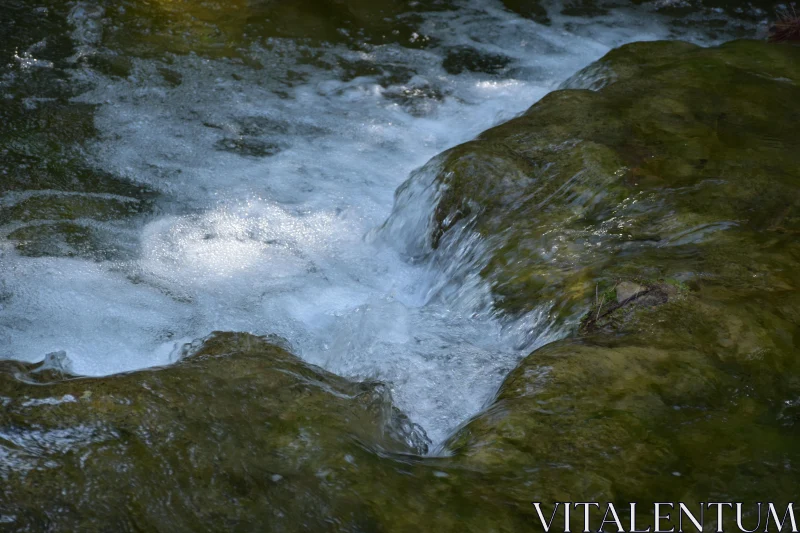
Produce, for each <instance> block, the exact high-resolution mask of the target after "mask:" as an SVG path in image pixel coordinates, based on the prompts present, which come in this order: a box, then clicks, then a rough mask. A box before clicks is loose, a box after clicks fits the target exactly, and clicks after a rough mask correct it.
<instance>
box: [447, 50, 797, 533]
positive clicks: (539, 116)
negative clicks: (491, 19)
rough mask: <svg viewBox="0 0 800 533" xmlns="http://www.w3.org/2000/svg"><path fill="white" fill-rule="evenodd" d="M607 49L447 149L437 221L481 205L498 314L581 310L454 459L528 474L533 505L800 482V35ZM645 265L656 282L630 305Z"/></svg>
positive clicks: (505, 388)
mask: <svg viewBox="0 0 800 533" xmlns="http://www.w3.org/2000/svg"><path fill="white" fill-rule="evenodd" d="M601 64H602V65H603V67H604V70H605V71H607V72H612V73H613V77H612V78H611V79H609V80H608V84H607V85H606V86H605V87H604V88H603V89H601V90H599V91H597V92H592V91H586V90H565V91H557V92H555V93H552V94H550V95H548V96H547V97H545V98H544V99H543V100H542V101H541V102H539V103H538V104H536V105H535V106H533V107H532V108H531V109H530V110H529V111H528V112H526V113H525V114H524V115H523V116H521V117H519V118H517V119H515V120H512V121H510V122H508V123H506V124H503V125H501V126H498V127H496V128H494V129H492V130H489V131H488V132H486V133H484V134H482V135H481V136H479V138H478V139H477V140H476V141H473V142H472V143H469V144H467V145H463V146H461V147H458V148H456V149H454V150H453V151H452V152H451V153H450V154H449V155H448V156H447V157H446V160H445V161H446V162H445V164H444V170H443V172H442V173H441V174H440V176H439V183H440V184H441V186H442V193H441V200H440V202H439V204H438V205H437V209H436V214H435V217H434V218H435V220H436V221H437V223H438V225H437V226H436V227H435V228H434V230H433V231H434V236H436V235H438V234H441V233H442V232H446V231H448V229H449V228H450V227H451V226H452V225H453V224H455V222H456V221H457V220H458V219H459V218H460V219H462V220H467V215H469V217H471V218H473V219H474V228H475V230H476V231H478V232H479V233H480V234H482V235H484V236H485V237H486V238H487V239H490V241H491V240H492V239H493V240H494V242H496V243H497V246H496V247H495V248H493V249H491V250H490V252H489V254H490V257H489V260H488V262H487V266H486V267H485V269H484V270H483V272H482V275H483V276H484V277H485V278H486V279H487V280H488V281H489V282H490V283H491V284H492V287H493V289H494V291H495V293H496V295H497V297H498V311H499V312H501V313H506V314H512V315H516V314H520V313H524V312H526V311H529V310H531V309H533V308H535V307H536V306H537V305H540V304H541V303H542V302H548V301H550V302H552V305H553V311H552V316H551V318H552V320H554V321H560V320H561V321H572V320H575V318H576V317H582V322H583V328H582V329H581V334H580V335H578V336H573V337H571V338H569V339H565V340H562V341H559V342H556V343H553V344H550V345H548V346H546V347H544V348H542V349H539V350H538V351H536V352H534V353H533V354H531V355H530V356H528V357H527V358H526V359H525V360H524V361H523V362H522V363H521V364H520V366H519V367H518V368H517V369H515V370H514V371H513V372H512V373H511V375H509V377H508V378H507V379H506V381H505V382H504V384H503V385H502V387H501V389H500V391H499V393H498V396H497V399H496V401H495V403H494V404H493V405H492V406H491V407H490V408H489V409H488V410H487V411H486V412H485V413H482V414H481V415H479V416H478V417H476V418H475V419H474V420H473V421H472V422H470V423H469V424H468V425H467V426H466V427H465V428H463V429H462V430H461V431H460V432H459V433H458V434H457V435H455V436H454V437H453V438H452V439H451V441H450V442H449V443H448V446H449V447H450V448H452V449H453V450H454V451H455V452H456V456H455V458H454V461H456V462H463V464H469V465H470V466H471V467H472V468H476V465H482V467H483V468H484V469H485V470H486V471H489V472H492V473H493V475H497V476H499V475H500V472H505V473H506V476H507V478H509V479H512V478H516V479H517V480H518V482H519V486H524V485H525V483H526V482H527V483H528V484H529V486H531V487H533V488H532V489H529V490H527V491H526V493H525V494H524V495H523V494H522V493H521V492H520V493H519V505H523V504H524V503H523V502H524V501H525V500H526V499H527V500H533V501H546V502H553V501H611V502H616V503H618V504H620V505H625V506H626V505H627V504H626V503H625V502H630V501H635V502H639V503H640V504H641V505H642V506H643V507H645V508H647V507H648V506H650V507H651V508H652V503H653V502H657V501H667V502H675V501H691V502H699V501H744V502H758V501H772V500H776V501H781V502H787V501H792V500H793V498H794V496H795V492H796V491H795V489H796V486H797V483H798V481H799V480H800V474H799V473H798V471H797V467H796V466H795V465H796V464H797V462H798V460H800V451H799V449H798V448H797V438H798V429H797V426H796V425H795V420H796V418H795V417H796V414H795V411H796V407H795V404H796V402H797V399H798V398H800V379H798V377H797V376H798V375H800V373H798V372H799V371H800V360H799V359H798V358H797V346H798V343H799V342H800V296H799V295H800V293H799V292H798V290H797V289H798V287H800V272H798V270H797V268H796V266H795V265H797V264H798V260H800V242H799V241H798V240H797V231H798V229H800V227H798V221H799V220H800V218H798V217H799V216H800V136H798V135H797V131H796V124H797V122H796V121H797V119H798V118H800V49H798V48H793V47H782V46H771V45H768V44H765V43H759V42H732V43H728V44H726V45H723V46H721V47H718V48H710V49H703V48H698V47H695V46H692V45H688V44H684V43H668V42H661V43H637V44H632V45H628V46H624V47H622V48H620V49H617V50H615V51H612V52H611V53H609V54H608V55H607V56H606V57H605V58H603V60H601ZM594 68H596V66H595V67H594ZM434 242H435V241H434ZM629 280H630V281H633V282H636V283H638V284H641V285H642V287H643V288H644V289H645V290H644V291H643V292H641V293H640V294H639V295H637V296H635V297H633V298H630V299H629V300H627V301H625V302H624V303H623V304H620V303H619V302H617V301H616V291H615V287H617V286H618V284H619V283H620V282H625V281H629ZM525 469H528V470H529V471H531V473H529V474H527V475H526V474H520V472H522V471H525ZM753 509H754V508H753ZM749 519H751V520H752V521H755V517H754V516H752V511H751V512H750V516H749ZM748 523H750V522H748Z"/></svg>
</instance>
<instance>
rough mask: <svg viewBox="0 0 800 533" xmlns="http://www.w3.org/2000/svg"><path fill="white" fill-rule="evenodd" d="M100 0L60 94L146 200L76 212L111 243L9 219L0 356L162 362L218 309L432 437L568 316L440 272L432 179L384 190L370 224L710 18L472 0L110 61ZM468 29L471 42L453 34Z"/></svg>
mask: <svg viewBox="0 0 800 533" xmlns="http://www.w3.org/2000/svg"><path fill="white" fill-rule="evenodd" d="M105 15H107V14H106V13H104V12H103V9H102V8H99V7H97V6H96V5H94V4H88V3H86V4H84V3H76V4H74V5H72V7H71V12H70V24H71V34H70V39H72V41H73V43H74V44H75V50H76V52H75V55H74V57H73V58H72V59H71V61H72V62H73V64H74V67H73V68H72V69H70V72H69V79H68V80H67V82H68V83H69V84H72V85H73V86H75V87H80V88H81V90H80V91H78V95H77V96H75V97H74V98H73V100H72V101H73V102H75V103H86V104H92V105H96V106H97V107H96V110H95V116H94V123H95V127H96V128H97V130H98V132H99V134H98V135H97V137H96V139H95V140H93V141H92V142H91V144H90V146H89V149H88V155H87V158H88V160H89V161H90V163H91V164H92V165H93V166H95V167H96V168H99V169H102V170H104V171H106V172H109V173H111V174H113V175H116V176H119V177H122V178H124V179H125V180H128V181H130V182H132V183H135V184H137V186H141V187H143V188H147V189H148V190H153V191H156V192H157V193H158V199H157V200H156V201H155V209H154V210H152V211H151V212H150V213H148V214H145V215H142V216H137V217H133V218H126V219H125V220H124V221H123V222H120V221H115V220H109V221H106V222H102V223H101V222H96V221H86V224H95V225H99V226H102V227H101V228H100V229H102V230H104V231H107V232H108V234H109V235H110V237H109V238H110V239H113V240H114V242H115V246H116V247H117V248H118V249H120V250H123V251H124V253H118V254H116V255H113V256H111V257H108V258H104V259H103V260H96V259H95V260H92V259H89V258H80V257H56V256H48V255H46V254H45V255H40V256H38V257H29V256H23V255H21V254H20V253H19V252H18V250H17V249H16V248H15V247H14V246H13V245H12V243H11V242H10V241H5V240H4V241H3V242H2V244H0V263H1V264H2V269H1V270H0V277H1V279H0V290H2V291H4V294H7V295H10V296H8V297H5V298H3V299H2V302H0V305H1V306H2V308H0V313H1V314H0V356H2V357H10V358H16V359H21V360H26V361H38V360H41V359H42V358H43V357H44V356H45V355H46V354H48V353H51V352H57V351H62V350H63V351H64V352H66V355H67V358H68V361H69V364H70V365H71V369H72V371H73V372H75V373H78V374H86V375H105V374H111V373H117V372H123V371H130V370H135V369H141V368H146V367H152V366H158V365H166V364H170V363H171V362H174V361H175V359H176V357H177V356H178V354H179V353H180V348H181V347H182V346H183V344H184V343H187V342H191V341H193V340H194V339H197V338H202V337H204V336H206V335H208V334H209V333H210V332H211V331H214V330H232V331H247V332H252V333H256V334H269V333H275V334H278V335H280V336H281V337H283V338H285V339H286V340H287V341H288V342H289V343H290V345H291V347H292V350H293V351H294V352H295V353H296V354H297V355H299V356H301V357H302V358H304V359H306V360H307V361H309V362H312V363H315V364H318V365H321V366H323V367H324V368H326V369H328V370H330V371H332V372H335V373H337V374H340V375H344V376H348V377H354V378H367V377H370V378H378V379H380V380H383V381H386V382H387V383H389V384H390V385H391V389H392V393H393V397H394V399H395V402H396V404H397V405H398V406H399V407H400V408H401V409H402V410H404V411H405V412H406V413H408V415H409V416H410V417H411V419H412V420H414V421H415V422H417V423H419V424H420V425H421V426H422V427H424V428H425V430H426V431H427V433H428V436H429V437H430V438H431V440H432V441H434V442H439V441H441V440H442V439H443V438H445V437H446V436H447V435H448V434H449V433H450V432H452V430H453V429H454V428H455V427H457V426H458V425H459V424H461V423H463V422H464V421H465V420H466V419H468V418H469V417H470V416H472V415H474V414H475V413H476V412H478V411H479V410H480V409H481V408H482V406H484V404H485V403H486V402H487V401H488V400H490V399H491V397H492V395H493V393H494V392H495V390H496V388H497V387H498V385H499V384H500V382H501V381H502V379H503V377H504V376H505V375H506V374H507V373H508V372H509V371H510V370H511V369H512V368H513V367H514V366H515V364H516V363H517V362H518V360H519V359H520V358H521V357H523V356H525V355H527V354H528V353H530V351H531V350H532V349H534V348H535V347H537V346H539V345H541V344H543V343H546V342H549V341H551V340H553V339H555V338H558V337H559V336H561V335H564V334H565V333H566V332H564V331H559V330H554V329H553V328H550V327H549V326H548V316H547V302H542V308H541V312H537V313H533V314H531V315H528V316H525V317H522V318H520V319H518V320H515V321H513V322H512V321H508V320H502V321H501V320H498V319H497V318H496V317H494V316H493V314H492V312H491V297H490V294H489V291H488V288H487V287H485V286H484V284H483V283H482V282H481V280H480V278H479V277H478V276H477V272H476V271H475V269H472V270H470V269H466V271H465V270H464V269H463V268H462V269H461V270H460V274H458V275H454V272H455V271H456V270H458V268H456V267H457V266H458V265H463V264H466V263H464V261H466V259H464V258H463V255H464V254H463V252H464V248H463V247H464V246H466V244H465V243H466V242H467V241H468V239H466V240H461V241H458V242H459V244H458V246H455V245H454V246H453V247H452V248H451V249H448V250H447V253H446V255H445V254H444V253H440V254H439V256H438V257H437V258H435V260H434V259H431V257H429V256H428V255H426V253H425V252H426V250H425V248H424V247H425V243H424V242H423V241H424V239H421V235H423V233H424V229H425V224H426V221H427V220H428V219H429V216H430V209H431V201H430V200H431V199H432V196H431V195H432V194H433V193H434V191H433V189H432V188H421V189H420V190H418V191H413V192H414V194H407V195H400V196H398V201H399V202H407V204H406V205H398V206H395V209H396V210H397V212H398V213H400V214H399V215H398V216H397V217H395V220H393V222H392V224H391V226H390V228H385V229H383V230H380V229H376V228H380V226H381V224H382V223H383V222H384V221H385V220H386V219H387V217H388V216H389V215H390V213H391V212H392V209H393V204H394V202H395V191H396V189H397V188H398V187H399V186H400V185H401V184H402V183H403V182H404V181H405V180H406V179H407V178H408V177H409V175H410V174H411V173H412V172H413V171H415V169H418V168H420V167H421V166H422V165H424V164H425V163H426V161H428V160H429V159H430V158H431V157H433V156H435V155H436V154H437V153H439V152H441V151H442V150H444V149H447V148H449V147H452V146H454V145H456V144H459V143H461V142H464V141H467V140H469V139H470V138H472V137H474V136H475V135H477V134H478V133H480V132H481V131H483V130H485V129H486V128H488V127H490V126H492V125H493V124H497V123H499V122H502V121H504V120H507V119H509V118H511V117H513V116H515V115H517V114H519V113H520V112H522V111H524V110H525V109H526V108H528V107H529V106H530V105H532V104H533V103H534V102H535V101H537V100H538V99H539V98H541V97H542V96H543V95H545V94H546V93H547V92H549V91H551V90H553V89H555V88H556V87H557V86H558V85H559V84H560V83H562V82H563V81H564V80H565V79H566V78H568V77H569V76H570V75H571V74H573V73H574V72H576V71H577V70H579V69H580V68H582V67H584V66H585V65H587V64H589V63H590V62H592V61H594V60H595V59H597V58H599V57H601V56H602V55H603V54H604V53H605V52H607V51H608V50H610V49H611V48H613V47H615V46H618V45H620V44H623V43H625V42H630V41H635V40H651V39H659V38H675V37H680V38H684V39H687V40H691V41H695V42H698V43H701V44H702V43H710V42H713V41H715V40H718V39H720V38H722V37H721V36H720V35H709V34H706V33H703V32H702V31H700V30H693V29H688V28H687V27H684V29H683V30H680V29H676V26H674V25H670V24H669V20H667V19H666V18H665V17H660V16H658V15H657V14H656V13H655V12H653V11H650V10H641V11H633V10H631V11H625V10H622V9H621V8H620V9H618V10H616V11H613V12H611V13H609V14H608V15H606V16H597V17H594V18H591V19H583V18H579V17H565V16H562V17H553V18H552V23H551V24H550V25H548V26H544V25H540V24H538V23H536V22H534V21H533V20H529V19H524V18H521V17H520V16H519V15H517V14H515V13H512V12H510V11H507V10H505V9H504V8H503V7H502V6H501V5H500V4H499V3H494V2H489V1H483V2H479V1H472V2H470V1H465V2H463V3H461V4H459V6H458V7H457V9H456V10H448V11H437V12H431V13H425V14H423V15H422V16H421V17H420V19H419V20H420V22H419V23H418V27H417V28H416V31H415V32H414V34H412V36H411V38H410V39H411V40H416V39H427V38H430V37H431V36H433V37H435V39H436V45H435V46H428V47H412V46H405V45H406V44H408V43H390V44H385V45H380V46H369V47H362V48H361V49H354V48H353V47H352V46H347V45H345V44H325V45H315V44H308V43H305V42H304V41H302V40H292V39H287V38H270V39H266V40H263V41H261V42H257V43H254V44H251V45H249V47H248V48H247V50H246V54H245V56H246V60H242V59H241V58H230V57H228V58H224V57H222V58H216V59H214V58H210V57H208V56H207V55H203V54H186V55H180V54H169V53H164V54H160V55H159V54H157V55H155V57H139V58H134V59H132V62H131V66H130V73H129V74H128V75H127V76H111V75H108V74H104V73H101V72H100V71H99V70H98V69H95V68H92V66H91V65H90V63H89V62H87V61H84V60H83V59H85V58H87V57H92V56H93V54H96V53H98V50H100V49H101V48H102V47H103V44H102V43H101V41H100V38H99V36H100V35H101V34H102V31H103V30H104V28H103V24H106V22H105ZM723 37H724V36H723ZM459 47H461V48H459ZM464 47H468V49H469V50H473V51H477V52H478V53H479V54H483V55H482V56H480V57H483V59H480V60H475V61H477V63H475V61H473V60H472V59H470V58H469V57H466V56H464V57H460V56H459V55H458V53H454V52H453V51H454V50H456V51H458V50H465V49H467V48H464ZM36 54H37V52H36V48H35V46H34V47H31V48H30V49H28V50H20V51H19V52H18V53H17V56H16V57H17V65H16V66H14V69H15V72H16V73H17V75H18V76H35V75H37V73H36V72H37V71H38V70H40V69H47V68H50V66H48V65H47V62H46V61H39V62H38V63H37V61H38V59H37V55H36ZM448 58H449V59H450V61H451V64H448ZM486 58H489V59H486ZM492 58H494V59H492ZM497 58H502V59H497ZM459 61H461V62H462V63H463V65H461V64H460V63H459ZM470 61H473V62H472V63H470ZM482 61H483V63H482ZM492 61H495V64H491V63H492ZM464 65H466V66H464ZM476 65H477V66H476ZM459 69H460V71H459ZM470 69H472V70H470ZM33 96H35V95H33ZM36 105H37V103H36V100H35V98H33V99H31V101H30V106H32V107H35V106H36ZM420 172H422V173H425V172H428V173H430V172H432V168H427V169H423V170H421V171H420ZM416 183H417V184H419V183H425V175H423V176H422V177H421V178H418V179H417V182H416ZM31 194H34V195H38V196H42V197H48V195H51V196H58V195H64V194H85V195H87V196H88V197H91V196H92V193H79V192H75V193H69V192H64V191H60V192H56V191H48V190H45V191H37V192H35V193H30V194H29V196H30V195H31ZM21 198H22V193H17V194H16V196H14V195H12V194H8V195H6V196H5V197H4V198H3V201H4V202H5V205H11V204H13V203H14V202H18V201H20V199H21ZM112 199H113V198H112ZM119 201H121V202H125V201H127V200H126V199H125V198H120V199H119ZM5 233H8V232H7V231H6V232H5ZM471 245H472V246H480V243H477V244H476V243H474V242H473V243H472V244H471ZM459 246H460V248H459ZM473 260H474V259H473ZM465 272H466V275H465ZM469 272H472V275H469Z"/></svg>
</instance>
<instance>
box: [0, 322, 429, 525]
mask: <svg viewBox="0 0 800 533" xmlns="http://www.w3.org/2000/svg"><path fill="white" fill-rule="evenodd" d="M273 342H274V340H272V339H268V338H259V337H254V336H251V335H246V334H231V333H219V334H215V335H213V336H212V337H210V338H209V339H208V340H207V341H206V342H205V343H204V344H203V345H202V346H201V347H199V348H194V349H189V350H188V351H189V352H190V353H189V354H188V355H187V356H186V357H185V358H184V359H182V360H181V361H180V362H178V363H177V364H175V365H173V366H171V367H169V368H166V369H153V370H149V371H144V372H135V373H130V374H124V375H117V376H112V377H107V378H66V379H64V378H62V379H58V378H59V375H58V372H57V370H54V369H52V368H51V369H46V370H45V371H44V372H42V371H41V368H37V366H36V365H24V364H21V363H11V362H4V363H2V371H1V372H0V382H2V388H0V390H2V396H0V403H2V405H3V409H2V411H1V412H0V435H2V440H0V449H2V450H3V456H4V460H3V461H2V464H0V477H2V478H3V483H2V487H0V507H1V508H2V509H3V516H4V519H5V520H6V521H8V520H9V519H11V520H12V523H13V524H14V526H15V527H16V528H17V530H24V529H41V530H44V529H47V530H60V531H77V530H80V531H107V530H108V528H112V529H115V530H117V529H128V528H130V527H138V528H143V529H148V530H154V529H160V528H162V527H164V525H165V524H174V525H175V526H176V527H177V528H178V530H181V531H191V530H194V531H201V530H207V528H208V527H209V524H213V529H217V530H220V529H222V528H231V527H233V528H234V529H235V528H237V527H238V528H241V527H243V526H244V525H245V524H250V525H253V524H255V523H261V524H263V525H264V527H265V528H267V527H268V525H269V524H273V526H272V528H270V530H274V531H282V530H294V531H299V530H303V529H309V528H310V529H314V530H323V529H326V525H325V523H326V521H327V520H328V513H329V512H331V511H330V509H331V508H332V506H333V508H334V509H335V512H336V516H337V519H340V520H343V521H345V522H347V523H350V524H354V525H357V526H358V527H357V529H362V528H363V527H366V526H365V524H366V523H368V521H369V514H366V515H365V514H364V513H362V512H361V511H360V507H362V506H363V505H364V504H363V503H360V502H359V501H358V500H357V498H355V497H354V495H353V494H351V493H350V491H349V490H348V489H345V487H347V486H348V485H350V484H352V483H353V480H354V478H357V477H358V476H359V471H360V469H367V470H368V469H369V463H378V462H380V459H379V456H378V454H379V453H380V454H385V455H391V454H397V453H401V454H410V453H417V454H419V453H423V452H424V451H425V446H426V443H425V439H424V433H420V431H419V430H418V429H417V428H416V427H415V426H414V425H413V424H411V423H410V422H409V421H408V420H407V419H406V418H405V417H404V416H403V415H402V414H401V413H399V411H397V410H396V409H395V408H393V407H392V406H391V403H390V398H389V397H388V392H387V389H386V387H385V386H383V385H382V384H380V383H369V382H365V383H353V382H349V381H347V380H344V379H342V378H338V377H336V376H333V375H331V374H329V373H327V372H324V371H323V370H321V369H319V368H315V367H311V366H308V365H306V364H304V363H303V362H301V361H300V360H299V359H297V358H295V357H294V356H292V355H291V354H289V353H288V352H286V351H285V350H284V349H282V348H280V347H279V346H278V345H275V344H273ZM192 352H193V353H192ZM340 491H342V492H340ZM254 520H258V521H257V522H253V521H254ZM364 521H367V522H364ZM279 524H283V525H279ZM367 529H369V528H367Z"/></svg>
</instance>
